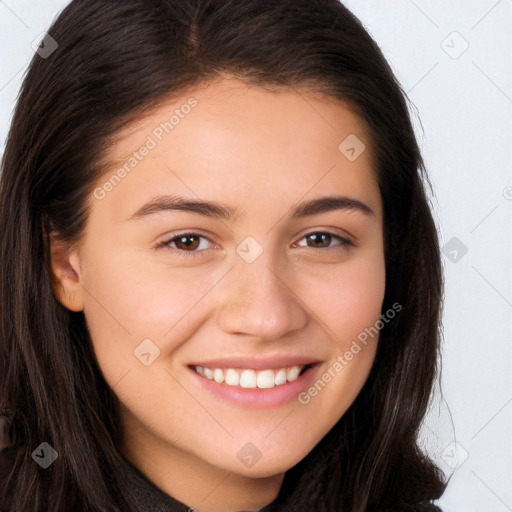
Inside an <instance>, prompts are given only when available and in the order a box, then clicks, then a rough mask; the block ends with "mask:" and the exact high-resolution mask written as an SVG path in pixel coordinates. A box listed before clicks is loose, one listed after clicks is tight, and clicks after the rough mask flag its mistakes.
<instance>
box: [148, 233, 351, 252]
mask: <svg viewBox="0 0 512 512" xmlns="http://www.w3.org/2000/svg"><path fill="white" fill-rule="evenodd" d="M319 234H322V235H328V236H330V237H332V238H334V239H335V240H338V242H339V244H337V245H335V246H334V247H333V248H331V247H321V248H319V249H318V251H334V252H335V253H338V252H341V251H346V250H347V249H349V248H350V247H355V246H356V245H355V244H354V243H353V242H352V241H351V240H349V239H348V238H344V237H342V236H339V235H336V234H334V233H331V232H330V231H311V232H310V233H306V234H305V235H304V236H303V237H302V238H301V239H300V240H303V239H304V238H307V237H308V236H311V235H319ZM188 236H195V237H197V236H199V237H200V238H205V239H206V240H209V238H208V237H206V236H204V235H201V234H200V233H195V232H184V233H179V234H178V235H175V236H174V237H172V238H170V239H168V240H164V241H163V242H160V243H159V244H158V245H157V247H156V249H166V250H170V251H173V252H176V253H178V254H179V256H180V257H184V258H194V257H196V256H198V255H199V254H200V253H201V252H204V251H205V250H207V249H203V250H200V251H198V250H194V251H184V250H183V249H176V248H174V247H171V246H170V244H171V243H173V242H175V241H176V240H178V239H180V238H182V237H188ZM300 240H299V241H300ZM209 241H211V240H209ZM309 248H310V249H315V248H314V247H309Z"/></svg>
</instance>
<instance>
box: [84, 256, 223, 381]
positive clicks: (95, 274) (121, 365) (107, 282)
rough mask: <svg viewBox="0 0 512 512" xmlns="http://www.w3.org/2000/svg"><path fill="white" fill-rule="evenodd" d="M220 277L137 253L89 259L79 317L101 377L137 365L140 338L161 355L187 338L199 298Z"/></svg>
mask: <svg viewBox="0 0 512 512" xmlns="http://www.w3.org/2000/svg"><path fill="white" fill-rule="evenodd" d="M104 254H105V255H108V254H109V252H108V251H107V250H105V251H104ZM217 274H218V272H217ZM220 277H221V274H219V275H215V274H214V273H210V272H205V270H202V271H201V270H198V269H197V268H179V269H178V268H172V267H170V266H167V265H165V264H163V263H161V264H160V263H159V264H157V265H155V264H154V260H151V256H150V255H147V256H146V255H142V256H141V254H138V253H137V254H131V255H129V254H123V253H121V252H115V251H110V256H108V257H107V256H102V255H99V256H97V257H95V258H94V259H91V260H89V262H88V266H87V272H86V273H85V274H84V275H83V286H84V289H86V290H87V292H88V293H86V300H85V308H84V315H85V318H86V322H87V327H88V329H89V332H90V335H91V339H92V340H93V345H94V350H95V353H96V356H97V358H98V362H99V364H100V367H101V368H102V371H103V372H104V374H105V376H106V378H107V380H112V381H116V379H118V378H120V377H121V376H122V375H123V374H124V373H126V371H128V370H129V369H133V368H138V366H140V365H141V363H140V362H139V361H138V360H137V359H136V358H135V357H134V350H135V349H136V348H137V347H138V346H139V344H140V343H141V342H142V341H143V340H145V339H150V340H152V342H153V343H155V345H156V346H157V347H158V348H159V349H160V351H161V354H162V355H163V354H164V353H168V352H171V351H173V350H174V349H175V348H177V347H178V346H179V345H180V344H182V343H183V340H187V339H188V338H190V337H191V336H192V335H193V331H194V329H197V327H198V325H199V323H200V322H199V321H198V317H197V315H198V314H199V312H200V311H201V308H202V307H203V303H204V302H206V301H205V300H204V299H205V297H206V296H207V294H208V291H209V290H210V289H211V288H212V287H213V286H214V285H215V283H216V282H217V281H218V280H219V279H220ZM109 377H110V379H109Z"/></svg>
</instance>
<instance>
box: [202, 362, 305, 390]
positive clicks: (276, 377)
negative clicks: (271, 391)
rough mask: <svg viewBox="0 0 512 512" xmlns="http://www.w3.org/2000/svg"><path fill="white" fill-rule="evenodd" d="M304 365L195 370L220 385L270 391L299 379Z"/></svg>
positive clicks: (203, 368) (204, 368)
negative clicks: (264, 368)
mask: <svg viewBox="0 0 512 512" xmlns="http://www.w3.org/2000/svg"><path fill="white" fill-rule="evenodd" d="M303 368H304V365H301V366H290V367H288V368H279V370H271V369H270V370H258V371H256V370H250V369H246V370H238V369H234V368H227V369H222V368H214V369H211V368H206V367H203V366H195V367H194V369H195V371H196V372H197V373H199V375H202V376H203V377H205V378H206V379H209V380H214V381H215V382H218V383H219V384H222V383H224V384H227V385H228V386H240V387H242V388H248V389H254V388H260V389H268V388H273V387H274V386H281V385H283V384H285V383H286V382H293V381H294V380H297V379H298V378H299V375H300V372H301V371H302V370H303Z"/></svg>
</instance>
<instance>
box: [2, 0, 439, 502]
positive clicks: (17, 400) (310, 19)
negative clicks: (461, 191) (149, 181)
mask: <svg viewBox="0 0 512 512" xmlns="http://www.w3.org/2000/svg"><path fill="white" fill-rule="evenodd" d="M49 34H50V35H51V37H52V38H53V39H54V40H55V41H56V42H57V43H58V47H57V48H56V49H54V51H53V52H52V53H51V54H50V55H44V56H42V55H39V54H35V55H34V57H33V59H32V61H31V63H30V66H29V69H28V72H27V74H26V77H25V79H24V82H23V86H22V90H21V93H20V95H19V98H18V102H17V105H16V109H15V113H14V117H13V120H12V126H11V129H10V132H9V136H8V141H7V147H6V151H5V155H4V158H3V162H2V175H1V182H0V260H1V268H0V308H1V311H0V351H1V354H0V356H1V357H0V408H1V412H3V413H4V414H5V417H6V418H9V419H10V421H11V422H12V423H11V424H12V425H13V427H12V428H10V431H11V433H12V437H13V438H14V434H16V436H15V437H16V439H13V445H12V446H11V447H10V448H9V449H6V450H3V452H2V454H1V456H0V461H2V466H6V476H5V478H4V479H3V481H2V482H1V484H0V508H1V510H2V511H6V512H14V511H18V512H19V511H36V510H51V511H52V512H53V511H61V510H62V511H69V510H80V511H99V510H101V511H107V510H108V511H119V512H121V511H123V510H125V508H126V507H125V506H124V505H123V504H122V503H121V502H120V501H118V498H114V494H115V493H114V490H115V482H113V480H112V478H111V475H112V473H113V472H114V471H115V470H116V468H118V467H120V466H119V465H120V457H121V455H120V453H119V450H118V448H117V447H118V446H119V440H120V438H121V436H122V430H121V425H120V416H119V411H118V400H117V398H116V396H115V395H114V393H113V392H112V390H111V389H110V388H109V387H108V385H107V383H106V382H105V380H104V378H103V376H102V374H101V371H100V369H99V367H98V366H97V364H96V361H95V358H94V352H93V349H92V344H91V340H90V338H89V334H88V331H87V328H86V324H85V320H84V316H83V313H81V312H80V313H76V312H71V311H69V310H67V309H65V308H64V307H63V306H62V305H61V304H60V303H59V302H58V301H57V299H56V296H55V294H54V284H55V283H54V280H53V279H54V278H53V276H52V272H51V267H50V260H49V251H48V235H49V233H50V232H53V233H55V234H56V235H58V237H59V238H60V239H61V240H63V241H65V242H66V243H68V244H70V245H72V244H75V243H77V242H78V241H79V240H80V237H81V235H82V234H83V230H84V227H85V224H86V221H87V214H88V198H89V197H90V195H91V193H92V190H93V187H94V184H95V183H97V181H98V178H99V177H100V176H101V174H102V168H101V165H100V163H101V157H102V155H104V153H105V149H106V147H107V145H108V144H109V142H111V140H112V137H113V136H114V135H115V134H116V133H117V132H118V130H119V129H120V128H121V127H123V126H125V125H126V124H127V123H129V122H130V121H131V120H133V119H136V118H137V117H138V116H141V115H142V114H144V113H146V112H148V111H149V110H150V109H152V108H154V107H155V106H157V105H158V104H159V102H161V101H163V100H168V99H169V98H171V97H173V96H174V95H178V94H180V93H183V92H184V91H186V90H187V88H189V87H193V86H196V85H200V84H203V83H208V82H209V81H211V80H213V79H215V78H217V77H219V76H221V75H222V74H225V73H227V74H229V75H232V76H235V77H238V78H241V79H243V80H245V81H246V82H248V83H249V84H251V85H255V86H262V87H273V88H280V87H281V88H295V89H296V90H299V89H301V90H305V91H307V90H310V91H318V92H321V93H324V94H327V95H329V96H331V97H334V98H339V99H341V100H344V101H345V102H349V103H350V105H351V106H352V107H353V108H354V109H355V110H356V111H357V112H358V113H359V115H360V116H361V118H362V119H363V120H364V121H365V122H366V124H367V126H368V129H369V132H370V134H371V142H372V147H373V149H374V154H375V160H376V162H375V165H376V169H375V173H376V176H377V179H378V185H379V189H380V192H381V196H382V200H383V207H384V225H385V233H384V235H385V258H386V291H385V297H384V303H383V308H382V311H383V312H384V311H387V310H388V309H390V308H391V307H392V304H394V303H396V302H398V303H399V304H400V305H401V306H402V310H401V312H400V314H399V315H397V316H396V318H395V319H394V320H393V321H392V322H389V323H388V324H387V325H386V326H385V327H384V328H383V329H382V330H381V332H380V340H381V341H380V342H379V344H378V349H377V353H376V358H375V363H374V365H373V367H372V371H371V373H370V375H369V377H368V380H367V382H366V383H365V385H364V387H363V389H362V391H361V392H360V394H359V396H358V397H357V398H356V400H355V402H354V403H353V404H352V406H351V407H350V408H349V410H348V411H347V412H346V414H344V415H343V417H342V418H341V420H340V421H339V422H338V423H337V424H336V426H335V427H334V428H333V429H332V430H331V431H330V432H329V433H328V435H326V436H325V438H324V439H323V440H322V442H321V443H319V444H318V445H317V446H316V447H315V449H314V450H313V452H312V453H311V454H309V455H308V456H307V457H306V458H305V459H304V460H303V461H301V462H300V463H299V464H298V465H297V466H295V467H294V468H291V469H290V471H289V472H287V475H292V476H293V477H294V478H296V479H297V480H298V481H300V482H302V483H301V485H304V486H305V488H306V490H307V489H309V492H307V493H306V494H307V495H308V496H309V500H310V503H301V504H300V505H301V510H302V509H304V510H307V509H308V507H309V510H312V511H317V510H325V511H332V510H344V511H347V512H348V511H351V512H355V511H358V512H363V511H379V512H383V511H386V510H394V511H398V510H418V511H419V510H425V511H427V510H428V511H433V510H439V509H438V508H437V507H436V506H435V505H434V504H432V502H433V501H434V500H436V499H438V498H439V497H440V495H441V494H442V492H443V491H444V488H445V485H446V483H445V481H444V480H443V475H442V473H441V472H440V470H439V469H438V468H437V467H436V466H435V465H434V463H433V462H432V461H431V460H430V459H429V458H428V457H427V456H426V455H425V454H424V453H423V452H422V451H421V450H420V449H419V447H418V443H417V437H418V431H419V427H420V424H421V421H422V418H423V417H424V414H425V411H426V407H427V405H428V400H429V395H430V392H431V389H432V386H433V383H434V382H435V378H436V376H437V375H438V365H439V346H440V318H441V316H440V315H441V310H442V296H443V278H442V267H441V258H440V251H439V245H438V238H437V231H436V226H435V222H434V220H433V217H432V214H431V210H430V207H429V200H428V198H427V194H426V185H428V186H429V187H430V188H432V187H431V185H430V183H429V181H428V177H427V174H426V171H425V166H424V163H423V160H422V157H421V155H420V151H419V148H418V145H417V141H416V139H415V135H414V132H413V127H412V123H411V120H410V115H409V111H408V102H407V97H406V94H405V93H404V91H403V90H402V88H401V86H400V84H399V83H398V82H397V80H396V78H395V76H394V75H393V72H392V70H391V69H390V67H389V65H388V63H387V62H386V60H385V58H384V57H383V55H382V53H381V51H380V49H379V47H378V46H377V44H376V43H375V42H374V41H373V39H372V38H371V37H370V35H369V34H368V33H367V32H366V30H365V29H364V28H363V26H362V24H361V23H360V22H359V21H358V20H357V19H356V18H355V17H354V16H353V15H352V14H351V13H350V12H349V11H348V10H347V9H346V8H345V7H344V6H343V5H342V4H341V3H340V2H338V1H337V0H274V1H272V2H268V1H265V0H151V1H149V0H147V1H141V0H115V1H110V2H105V1H102V0H74V1H72V2H71V3H70V4H69V5H68V6H67V7H66V8H65V9H64V10H63V11H62V12H61V13H60V15H59V16H58V18H57V19H56V21H55V22H54V23H53V25H52V26H51V28H50V29H49ZM47 48H50V46H47ZM6 430H9V429H6ZM41 442H48V443H49V444H50V445H51V446H52V447H53V448H54V449H55V450H56V451H57V452H58V454H59V459H58V461H57V462H55V463H54V464H52V465H51V466H50V467H49V468H48V469H47V470H42V469H41V468H40V467H39V466H38V465H37V464H36V463H35V462H34V461H33V459H32V456H31V454H32V452H33V450H34V449H35V448H36V447H37V446H38V445H40V443H41ZM320 453H323V454H325V457H323V458H322V457H318V458H317V459H315V460H324V461H325V464H324V467H323V468H317V470H316V471H315V472H312V471H310V472H309V473H308V477H307V478H304V475H305V474H306V468H307V464H310V463H311V461H312V460H313V458H314V457H317V456H318V454H320ZM339 475H341V477H340V476H339ZM287 481H288V480H287Z"/></svg>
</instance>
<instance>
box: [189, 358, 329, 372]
mask: <svg viewBox="0 0 512 512" xmlns="http://www.w3.org/2000/svg"><path fill="white" fill-rule="evenodd" d="M319 362H320V361H319V360H318V359H315V358H314V357H310V356H293V355H276V356H273V357H267V358H265V359H262V358H256V357H231V358H220V359H209V360H208V361H198V362H196V363H191V364H190V365H189V366H206V367H207V368H213V369H215V368H251V369H254V370H262V369H274V368H277V369H279V368H286V367H289V366H304V365H309V364H316V363H319Z"/></svg>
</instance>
